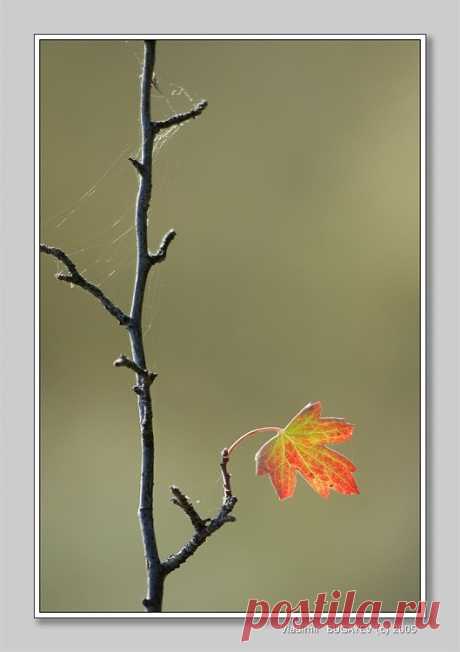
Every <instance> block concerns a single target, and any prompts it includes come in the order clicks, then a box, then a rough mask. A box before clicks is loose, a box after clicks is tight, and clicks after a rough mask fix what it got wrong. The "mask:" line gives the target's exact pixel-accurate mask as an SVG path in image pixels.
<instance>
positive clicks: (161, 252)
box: [149, 229, 176, 265]
mask: <svg viewBox="0 0 460 652" xmlns="http://www.w3.org/2000/svg"><path fill="white" fill-rule="evenodd" d="M175 237H176V232H175V231H174V229H170V230H169V231H168V232H167V233H165V235H164V236H163V240H162V241H161V242H160V246H159V247H158V249H157V251H156V252H155V253H154V254H150V255H149V258H150V263H151V264H152V265H155V264H156V263H162V262H163V261H164V259H165V258H166V254H167V253H168V248H169V245H170V244H171V242H172V241H173V240H174V238H175Z"/></svg>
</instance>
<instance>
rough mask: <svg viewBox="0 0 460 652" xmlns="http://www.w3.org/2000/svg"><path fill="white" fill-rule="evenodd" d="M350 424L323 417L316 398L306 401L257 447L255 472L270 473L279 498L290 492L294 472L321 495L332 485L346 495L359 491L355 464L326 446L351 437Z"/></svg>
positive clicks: (292, 487) (323, 495)
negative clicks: (315, 400)
mask: <svg viewBox="0 0 460 652" xmlns="http://www.w3.org/2000/svg"><path fill="white" fill-rule="evenodd" d="M353 427H354V426H353V425H352V424H351V423H347V422H346V421H345V420H344V419H334V418H322V417H321V403H320V402H319V401H317V402H315V403H308V405H306V406H305V407H304V408H302V410H300V412H299V413H298V414H296V416H295V417H294V418H293V419H291V421H289V423H288V424H287V426H286V427H285V428H280V429H279V430H278V432H277V434H276V435H275V436H274V437H272V438H271V439H269V440H268V441H267V442H266V443H265V444H264V445H263V446H261V448H259V450H258V451H257V453H256V458H255V459H256V473H257V475H266V474H268V475H269V476H270V479H271V481H272V484H273V487H274V488H275V491H276V493H277V494H278V497H279V499H280V500H284V499H285V498H289V497H290V496H292V495H293V493H294V491H295V488H296V483H297V475H296V472H298V473H300V474H301V475H302V476H303V478H304V479H305V480H306V482H307V483H308V484H309V485H310V487H311V488H312V489H314V491H316V492H317V493H318V494H319V495H320V496H322V497H324V498H327V497H328V496H329V493H330V490H331V489H334V490H335V491H337V492H338V493H341V494H346V495H350V494H359V489H358V486H357V484H356V482H355V479H354V477H353V471H356V467H355V466H354V464H352V462H350V460H349V459H347V458H346V457H344V456H343V455H340V453H337V452H336V451H335V450H332V449H331V448H328V447H327V446H326V444H331V443H337V442H342V441H346V440H347V439H350V437H351V435H352V433H353Z"/></svg>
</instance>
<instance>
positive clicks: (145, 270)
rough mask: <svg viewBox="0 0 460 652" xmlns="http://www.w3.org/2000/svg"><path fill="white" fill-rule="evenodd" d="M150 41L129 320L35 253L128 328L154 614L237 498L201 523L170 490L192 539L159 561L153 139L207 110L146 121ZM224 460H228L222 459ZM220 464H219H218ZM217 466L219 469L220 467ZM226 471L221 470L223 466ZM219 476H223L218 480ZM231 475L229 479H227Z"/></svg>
mask: <svg viewBox="0 0 460 652" xmlns="http://www.w3.org/2000/svg"><path fill="white" fill-rule="evenodd" d="M155 45H156V44H155V41H152V40H147V41H145V42H144V62H143V70H142V75H141V100H140V113H141V142H142V147H141V151H142V154H141V160H137V159H135V158H132V157H131V158H130V159H129V160H130V162H131V163H132V165H133V166H134V168H135V169H136V171H137V172H138V174H139V189H138V193H137V198H136V216H135V233H136V276H135V281H134V287H133V294H132V303H131V311H130V314H129V316H128V315H126V314H125V313H124V312H123V311H122V310H120V308H118V307H117V306H115V304H113V303H112V301H110V299H108V298H107V297H106V296H105V294H104V293H103V292H102V291H101V290H100V289H99V288H98V287H96V286H95V285H93V284H92V283H90V282H89V281H87V280H86V279H85V278H84V277H83V276H82V275H81V274H80V272H79V271H78V270H77V268H76V266H75V264H74V263H73V262H72V261H71V260H70V258H69V257H68V256H67V255H66V254H65V253H64V252H63V251H61V250H60V249H56V248H55V247H49V246H48V245H45V244H42V245H40V251H42V252H43V253H46V254H49V255H51V256H54V257H55V258H57V259H58V260H60V261H61V262H62V263H63V264H64V265H65V266H66V267H67V269H68V271H69V273H68V274H63V273H59V274H57V278H58V279H60V280H62V281H66V282H70V283H74V284H75V285H79V286H80V287H82V288H83V289H85V290H87V291H88V292H90V293H91V294H92V295H93V296H95V297H96V298H97V299H98V300H99V301H100V302H101V303H102V305H103V306H104V307H105V308H106V310H108V312H110V314H112V315H113V316H114V317H116V318H117V319H118V321H119V322H120V324H123V325H124V326H127V327H128V334H129V339H130V344H131V352H132V359H130V358H128V357H127V356H125V355H120V357H119V358H117V360H115V362H114V365H115V366H116V367H126V368H128V369H131V370H132V371H134V373H135V374H136V375H137V384H136V385H135V386H134V387H133V389H134V391H135V392H136V394H137V396H138V411H139V423H140V434H141V445H142V460H141V480H140V491H139V494H140V495H139V509H138V516H139V523H140V528H141V533H142V541H143V545H144V556H145V561H146V571H147V595H146V598H145V599H144V600H143V601H142V604H143V606H144V608H145V610H146V611H147V612H159V611H161V607H162V600H163V586H164V580H165V577H166V575H167V574H168V573H170V572H171V571H172V570H174V569H175V568H178V567H179V566H180V565H181V564H183V563H184V561H186V560H187V559H188V558H189V557H190V556H191V555H193V553H194V552H195V550H196V549H197V548H198V547H199V546H201V545H202V543H204V541H205V540H206V539H207V538H208V537H209V536H210V535H211V534H212V533H213V532H215V531H216V530H218V529H219V528H221V527H222V526H223V525H224V524H225V523H228V522H231V521H233V520H235V519H234V517H233V516H231V511H232V510H233V507H234V506H235V504H236V498H235V497H233V496H232V495H231V490H230V484H229V482H227V484H225V482H224V487H227V491H226V493H225V497H224V502H223V504H222V506H221V508H220V510H219V512H218V513H217V515H216V516H215V517H214V518H212V519H209V518H208V519H202V518H201V517H200V516H199V514H198V512H197V511H196V510H195V508H194V507H193V505H192V503H191V501H190V499H188V498H187V496H185V495H184V494H183V493H182V492H181V491H180V490H179V489H177V487H172V488H171V491H172V493H173V498H172V500H173V502H174V503H175V504H176V505H178V506H179V507H180V508H181V509H182V510H183V511H184V513H185V514H186V515H187V516H188V517H189V518H190V520H191V522H192V525H193V527H194V528H195V535H194V537H192V539H191V540H190V541H189V542H188V543H186V544H185V546H184V547H183V548H182V549H181V550H179V551H178V552H177V553H176V554H174V555H171V556H170V557H168V558H167V559H166V561H164V562H161V560H160V557H159V554H158V547H157V541H156V532H155V525H154V518H153V488H154V461H155V449H154V436H153V408H152V398H151V389H150V388H151V384H152V382H153V381H154V380H155V378H156V374H155V373H153V372H150V371H148V369H147V365H146V359H145V349H144V340H143V333H142V313H143V304H144V296H145V290H146V285H147V279H148V274H149V271H150V270H151V268H152V267H153V266H154V265H155V264H156V263H160V262H162V261H163V260H165V258H166V255H167V252H168V248H169V246H170V244H171V242H172V241H173V239H174V237H175V235H176V232H175V231H174V230H173V229H171V230H170V231H168V232H167V233H166V234H165V235H164V237H163V239H162V241H161V243H160V245H159V247H158V249H157V251H156V252H155V253H154V254H152V253H150V252H149V248H148V232H147V225H148V211H149V206H150V200H151V195H152V155H153V145H154V141H155V137H156V135H157V134H158V133H159V132H160V131H161V130H162V129H167V128H168V127H173V126H175V125H180V124H182V123H183V122H186V121H187V120H190V119H193V118H196V117H197V116H199V115H200V114H201V113H202V112H203V111H204V109H205V108H206V106H207V102H206V101H205V100H202V101H201V102H199V103H198V104H197V105H196V106H195V107H194V108H193V109H192V110H191V111H188V112H186V113H179V114H177V115H174V116H172V117H170V118H168V119H166V120H160V121H157V122H154V121H152V118H151V88H152V84H153V85H155V73H154V67H155ZM227 461H228V460H227ZM222 464H223V462H222ZM222 464H221V468H223V467H222ZM225 465H226V462H225ZM225 468H226V466H225ZM223 477H224V476H223ZM229 477H230V476H229V475H228V478H229Z"/></svg>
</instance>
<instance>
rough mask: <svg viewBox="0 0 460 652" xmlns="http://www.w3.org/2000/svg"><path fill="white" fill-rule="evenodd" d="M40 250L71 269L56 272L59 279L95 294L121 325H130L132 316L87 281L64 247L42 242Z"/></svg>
mask: <svg viewBox="0 0 460 652" xmlns="http://www.w3.org/2000/svg"><path fill="white" fill-rule="evenodd" d="M40 251H41V252H42V253H44V254H48V255H50V256H54V258H57V259H58V260H60V261H61V263H63V264H64V265H65V266H66V267H67V269H68V270H69V273H68V274H63V273H62V272H60V273H58V274H56V278H57V279H59V280H60V281H65V282H66V283H73V284H74V285H78V286H79V287H81V288H82V289H83V290H87V291H88V292H89V293H90V294H92V295H93V297H96V299H98V300H99V301H100V302H101V303H102V305H103V306H104V308H105V309H106V310H107V311H108V312H109V313H110V314H111V315H112V316H113V317H115V319H117V320H118V322H119V324H120V325H121V326H128V325H129V323H130V318H129V317H128V315H125V313H124V312H123V310H121V309H120V308H118V306H116V305H115V304H114V303H113V302H112V301H111V300H110V299H109V298H108V297H107V296H106V295H105V294H104V293H103V292H102V290H101V289H100V288H98V287H97V286H96V285H94V284H93V283H90V282H89V281H87V280H86V279H85V278H84V277H83V276H82V275H81V274H80V272H79V271H78V269H77V267H76V265H75V263H74V262H72V260H70V258H69V257H68V255H67V254H66V253H64V252H63V251H62V249H58V248H57V247H50V246H49V245H46V244H41V245H40Z"/></svg>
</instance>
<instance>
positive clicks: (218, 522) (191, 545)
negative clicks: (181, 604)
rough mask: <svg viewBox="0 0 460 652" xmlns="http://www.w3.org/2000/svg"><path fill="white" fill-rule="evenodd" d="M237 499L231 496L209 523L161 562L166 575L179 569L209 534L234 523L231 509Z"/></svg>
mask: <svg viewBox="0 0 460 652" xmlns="http://www.w3.org/2000/svg"><path fill="white" fill-rule="evenodd" d="M236 502H237V498H235V496H231V497H230V498H227V500H226V501H225V502H224V503H223V505H222V507H221V508H220V510H219V511H218V513H217V514H216V516H215V517H214V518H212V519H207V520H209V522H208V523H207V525H205V526H204V527H203V528H201V529H200V530H197V531H196V532H195V534H194V535H193V536H192V538H191V539H190V540H189V541H187V543H186V544H185V545H184V546H182V548H181V549H180V550H178V551H177V552H176V553H175V554H173V555H170V556H169V557H168V558H167V559H165V560H164V561H163V562H162V564H161V565H162V568H163V571H164V573H165V575H167V574H168V573H171V572H172V571H173V570H176V568H179V566H181V565H182V564H183V563H184V562H186V561H187V559H189V557H191V556H192V555H193V554H194V553H195V552H196V551H197V550H198V548H199V547H200V546H202V545H203V543H204V542H205V541H206V539H208V538H209V537H210V536H211V534H213V533H214V532H217V530H220V528H221V527H222V526H223V525H225V523H231V522H233V521H235V517H234V516H232V515H231V512H232V510H233V508H234V507H235V505H236Z"/></svg>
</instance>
